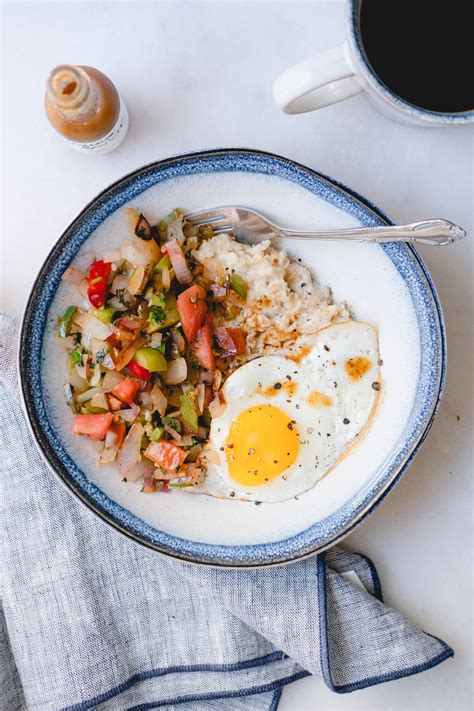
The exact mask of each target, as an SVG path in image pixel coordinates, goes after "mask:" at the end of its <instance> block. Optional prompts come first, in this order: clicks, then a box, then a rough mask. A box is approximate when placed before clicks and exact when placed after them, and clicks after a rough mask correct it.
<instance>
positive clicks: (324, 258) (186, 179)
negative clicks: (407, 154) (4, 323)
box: [20, 149, 445, 566]
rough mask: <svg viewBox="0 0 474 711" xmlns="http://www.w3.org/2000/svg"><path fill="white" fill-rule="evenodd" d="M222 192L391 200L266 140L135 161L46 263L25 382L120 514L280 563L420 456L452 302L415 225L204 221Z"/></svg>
mask: <svg viewBox="0 0 474 711" xmlns="http://www.w3.org/2000/svg"><path fill="white" fill-rule="evenodd" d="M222 204H244V205H248V206H250V207H255V208H256V209H259V210H261V211H262V212H265V213H266V214H268V215H269V217H270V218H273V219H274V221H275V222H279V223H281V224H284V225H288V226H291V227H293V228H299V229H309V228H317V227H331V228H337V227H340V228H341V229H342V228H346V227H351V226H355V225H358V224H362V225H375V224H380V223H382V222H386V221H387V218H386V217H385V216H384V215H383V214H382V213H380V211H378V210H377V209H376V208H375V207H374V206H372V205H371V204H370V203H368V202H367V201H366V200H365V199H364V198H362V197H360V196H358V195H356V194H355V193H353V192H352V191H350V190H349V189H346V188H344V187H342V186H340V185H338V184H335V183H334V182H333V181H331V180H330V179H328V178H326V177H325V176H321V175H319V174H317V173H315V172H314V171H311V170H310V169H308V168H305V167H304V166H300V165H298V164H296V163H294V162H292V161H289V160H287V159H285V158H281V157H278V156H274V155H270V154H265V153H262V152H259V151H251V150H237V149H231V150H216V151H207V152H204V153H198V154H190V155H187V156H180V157H179V158H172V159H167V160H164V161H159V162H157V163H154V164H151V165H150V166H146V167H144V168H142V169H139V170H138V171H136V172H135V173H132V174H130V175H129V176H126V177H125V178H123V179H121V180H120V181H118V182H117V183H116V184H114V185H112V186H111V187H110V188H108V189H106V190H105V191H104V192H103V193H102V194H101V195H100V196H98V197H97V198H96V199H95V200H94V201H93V202H92V203H91V204H90V205H89V206H87V207H86V208H85V210H84V211H83V212H82V213H81V214H80V215H79V216H78V218H77V219H76V220H75V221H74V222H73V223H72V225H71V226H70V227H69V228H68V229H67V230H66V231H65V233H64V234H63V235H62V236H61V238H60V239H59V240H58V242H57V244H56V246H55V248H54V249H53V251H52V252H51V254H50V255H49V257H48V259H47V260H46V262H45V264H44V265H43V267H42V269H41V271H40V274H39V276H38V279H37V280H36V282H35V285H34V287H33V290H32V293H31V296H30V299H29V302H28V305H27V308H26V311H25V315H24V319H23V325H22V335H21V344H20V365H21V377H22V393H23V398H24V403H25V407H26V412H27V415H28V418H29V421H30V424H31V428H32V432H33V436H34V438H35V440H36V442H37V444H38V446H39V449H40V451H41V453H42V454H43V456H44V457H45V458H46V461H47V462H48V463H49V465H50V466H51V468H52V469H53V470H54V471H55V472H56V473H57V475H58V477H59V479H60V480H61V481H62V482H63V483H64V484H65V485H66V486H67V487H68V489H69V490H70V491H71V492H72V493H73V494H75V495H76V496H77V497H79V498H80V499H81V500H82V501H83V502H84V504H85V505H87V506H88V507H89V508H91V509H92V510H93V511H94V512H95V513H96V514H97V515H99V516H100V517H102V518H103V519H105V520H106V521H107V522H108V523H110V524H111V525H112V526H114V527H115V528H116V529H117V530H119V531H121V532H122V533H124V534H126V535H128V536H130V537H131V538H133V539H135V540H137V541H138V542H140V543H143V544H145V545H147V546H149V547H150V548H152V549H154V550H157V551H159V552H161V553H165V554H167V555H169V556H171V557H176V558H179V559H184V560H188V561H191V562H195V563H201V564H211V565H217V566H263V565H275V564H283V563H286V562H290V561H292V560H296V559H298V558H302V557H304V556H307V555H312V554H314V553H316V552H319V551H321V550H324V548H326V547H328V546H330V545H332V544H333V543H334V542H335V541H336V540H339V539H340V538H341V537H342V536H344V535H345V534H346V533H347V532H348V531H350V530H352V528H353V527H354V526H355V525H358V524H359V523H360V522H361V521H363V520H364V518H365V517H366V516H367V515H368V514H369V513H370V511H371V510H372V509H373V508H374V507H375V506H376V505H377V504H378V502H380V500H381V499H382V498H383V497H384V496H385V495H386V493H387V491H388V490H389V489H390V488H391V487H392V486H393V484H394V483H395V482H396V481H397V480H398V479H399V478H400V476H401V475H402V473H403V472H404V471H405V470H406V468H407V466H408V464H409V462H410V461H411V459H412V457H413V456H414V455H415V453H416V451H417V449H418V448H419V446H420V443H421V442H422V440H423V439H424V438H425V437H426V434H427V432H428V430H429V427H430V425H431V422H432V419H433V417H434V414H435V411H436V407H437V404H438V401H439V397H440V394H441V390H442V385H443V381H444V358H445V355H444V335H443V326H442V317H441V312H440V308H439V303H438V300H437V296H436V292H435V290H434V287H433V284H432V282H431V279H430V277H429V275H428V273H427V270H426V268H425V266H424V265H423V263H422V261H421V259H420V257H419V255H418V254H417V253H416V251H415V250H413V249H412V248H411V247H409V246H407V245H399V244H397V245H395V244H389V245H383V246H379V245H364V244H362V245H360V244H348V243H342V242H341V243H340V244H337V243H329V242H328V243H304V242H303V241H301V242H297V243H295V242H292V244H291V246H290V245H286V244H283V243H281V242H272V243H270V242H268V241H263V242H257V243H256V244H252V245H247V244H241V243H239V242H237V241H236V240H235V239H234V238H233V237H232V236H229V235H219V234H213V232H212V228H210V227H206V228H204V229H203V228H201V229H196V228H194V227H193V226H192V225H191V224H189V223H187V222H186V219H185V215H186V214H187V213H191V212H193V211H195V210H197V209H200V208H206V207H212V206H218V205H222ZM38 364H41V367H38ZM190 494H200V495H199V496H196V495H190Z"/></svg>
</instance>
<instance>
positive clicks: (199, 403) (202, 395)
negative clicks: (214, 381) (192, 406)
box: [196, 383, 206, 415]
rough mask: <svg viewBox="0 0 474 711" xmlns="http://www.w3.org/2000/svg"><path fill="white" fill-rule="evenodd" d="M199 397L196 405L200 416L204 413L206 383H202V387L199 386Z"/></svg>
mask: <svg viewBox="0 0 474 711" xmlns="http://www.w3.org/2000/svg"><path fill="white" fill-rule="evenodd" d="M196 390H197V397H196V405H197V408H198V411H199V414H200V415H202V411H203V410H204V398H205V396H206V386H205V385H204V383H200V385H198V386H197V388H196Z"/></svg>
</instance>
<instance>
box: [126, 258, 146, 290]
mask: <svg viewBox="0 0 474 711" xmlns="http://www.w3.org/2000/svg"><path fill="white" fill-rule="evenodd" d="M145 274H146V272H145V267H144V266H142V265H140V266H139V267H137V268H136V269H135V270H134V271H133V274H132V276H131V277H130V279H129V281H128V284H127V291H128V293H129V294H131V295H132V296H136V295H137V294H139V293H140V292H141V290H142V286H143V280H144V279H145Z"/></svg>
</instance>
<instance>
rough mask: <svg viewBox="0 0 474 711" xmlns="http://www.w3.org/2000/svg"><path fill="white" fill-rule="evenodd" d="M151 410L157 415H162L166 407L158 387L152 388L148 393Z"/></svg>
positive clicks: (162, 394)
mask: <svg viewBox="0 0 474 711" xmlns="http://www.w3.org/2000/svg"><path fill="white" fill-rule="evenodd" d="M150 395H151V402H152V407H153V410H156V411H157V412H158V414H159V415H164V414H165V412H166V408H167V406H168V400H167V398H166V396H165V394H164V393H163V391H162V390H161V388H160V387H159V386H158V385H154V386H153V390H152V391H151V393H150Z"/></svg>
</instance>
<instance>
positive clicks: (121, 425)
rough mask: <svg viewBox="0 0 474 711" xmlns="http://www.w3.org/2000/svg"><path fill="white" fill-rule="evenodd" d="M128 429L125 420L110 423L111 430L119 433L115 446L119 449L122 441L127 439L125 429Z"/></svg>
mask: <svg viewBox="0 0 474 711" xmlns="http://www.w3.org/2000/svg"><path fill="white" fill-rule="evenodd" d="M126 429H127V426H126V424H125V422H112V424H111V425H110V430H111V431H112V432H115V434H116V435H117V439H116V440H115V446H116V447H117V449H120V447H121V446H122V442H123V440H124V439H125V431H126Z"/></svg>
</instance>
